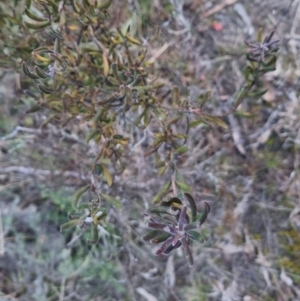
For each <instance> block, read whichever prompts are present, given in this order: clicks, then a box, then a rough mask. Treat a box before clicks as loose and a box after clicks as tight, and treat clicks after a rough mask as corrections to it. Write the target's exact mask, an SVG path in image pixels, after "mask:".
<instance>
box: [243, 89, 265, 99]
mask: <svg viewBox="0 0 300 301" xmlns="http://www.w3.org/2000/svg"><path fill="white" fill-rule="evenodd" d="M266 92H268V89H265V90H262V91H257V92H253V93H249V94H248V97H252V98H259V97H261V96H263V95H264V94H265V93H266Z"/></svg>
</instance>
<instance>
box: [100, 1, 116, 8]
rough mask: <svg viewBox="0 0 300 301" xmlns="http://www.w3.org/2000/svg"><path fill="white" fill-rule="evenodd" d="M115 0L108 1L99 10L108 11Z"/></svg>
mask: <svg viewBox="0 0 300 301" xmlns="http://www.w3.org/2000/svg"><path fill="white" fill-rule="evenodd" d="M112 2H113V0H107V1H105V2H103V3H102V4H100V6H99V7H98V8H99V9H108V8H109V7H110V5H111V4H112Z"/></svg>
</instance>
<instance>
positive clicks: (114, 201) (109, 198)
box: [100, 193, 122, 209]
mask: <svg viewBox="0 0 300 301" xmlns="http://www.w3.org/2000/svg"><path fill="white" fill-rule="evenodd" d="M100 195H101V196H102V197H103V198H104V199H105V200H106V201H108V202H109V203H111V204H112V205H114V206H115V207H116V208H117V209H122V204H121V202H120V201H119V200H117V199H116V198H114V197H112V196H110V195H107V194H104V193H100Z"/></svg>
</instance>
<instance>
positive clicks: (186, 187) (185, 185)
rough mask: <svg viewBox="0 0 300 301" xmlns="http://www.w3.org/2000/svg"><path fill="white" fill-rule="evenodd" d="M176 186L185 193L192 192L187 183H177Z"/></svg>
mask: <svg viewBox="0 0 300 301" xmlns="http://www.w3.org/2000/svg"><path fill="white" fill-rule="evenodd" d="M176 185H177V186H178V187H179V188H180V189H182V190H183V191H184V192H190V191H191V188H190V186H188V185H187V184H185V183H182V182H179V181H176Z"/></svg>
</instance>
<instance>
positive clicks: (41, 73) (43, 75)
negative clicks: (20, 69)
mask: <svg viewBox="0 0 300 301" xmlns="http://www.w3.org/2000/svg"><path fill="white" fill-rule="evenodd" d="M34 71H35V73H36V74H37V75H38V76H39V77H40V78H43V79H45V78H48V77H50V75H49V74H48V73H46V72H45V71H44V70H42V69H41V68H40V67H38V66H35V67H34Z"/></svg>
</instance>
